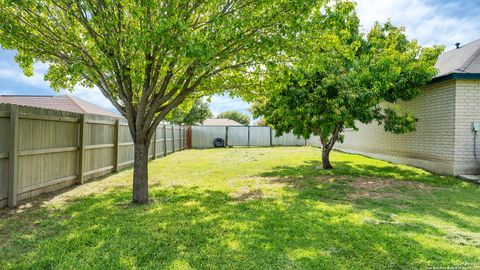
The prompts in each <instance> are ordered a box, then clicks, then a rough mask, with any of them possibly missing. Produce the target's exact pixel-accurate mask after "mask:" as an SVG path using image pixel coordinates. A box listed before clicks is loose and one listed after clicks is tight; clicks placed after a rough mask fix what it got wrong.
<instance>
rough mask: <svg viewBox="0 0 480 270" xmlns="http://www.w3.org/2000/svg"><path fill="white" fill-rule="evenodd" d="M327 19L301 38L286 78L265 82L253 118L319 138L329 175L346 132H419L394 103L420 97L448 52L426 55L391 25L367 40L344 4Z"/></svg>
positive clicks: (409, 116)
mask: <svg viewBox="0 0 480 270" xmlns="http://www.w3.org/2000/svg"><path fill="white" fill-rule="evenodd" d="M322 12H323V14H321V15H319V16H317V17H316V18H317V19H318V20H321V21H322V22H323V23H321V24H319V25H322V27H321V29H320V31H318V32H317V33H306V35H304V36H301V37H300V38H301V39H302V42H299V43H298V44H303V46H300V48H299V49H298V50H297V55H296V56H295V57H293V58H292V62H291V63H289V64H288V65H286V66H284V68H283V69H282V70H279V72H277V73H275V74H280V76H274V77H270V78H269V79H266V80H265V84H264V85H265V86H267V87H264V89H263V92H262V93H261V94H259V95H257V96H262V97H263V98H257V99H256V100H255V104H254V106H253V112H254V115H255V116H256V117H258V116H263V117H264V119H265V121H266V122H267V124H270V125H272V126H273V127H274V128H275V130H276V131H277V132H278V133H279V134H281V133H283V132H289V131H293V133H294V134H297V135H301V136H304V137H309V136H310V135H311V134H313V135H318V136H319V137H320V140H321V143H322V146H323V153H322V162H323V168H325V169H330V168H332V165H331V164H330V160H329V155H330V151H331V150H332V148H333V146H334V145H335V143H336V142H337V141H338V140H342V139H343V137H342V131H343V130H344V128H345V127H350V128H355V129H356V126H355V124H356V123H357V122H361V123H365V124H367V123H371V122H372V121H377V122H378V123H379V124H383V127H384V129H385V130H386V131H389V132H394V133H404V132H409V131H413V130H414V129H415V122H416V121H417V119H416V118H415V117H414V116H413V115H412V114H411V113H409V112H408V111H401V110H398V109H397V107H398V106H395V105H393V104H395V103H396V102H398V101H408V100H411V99H412V98H414V97H416V96H417V95H418V94H419V93H420V90H421V88H422V87H423V86H424V85H426V83H428V82H429V81H430V80H431V78H432V77H433V76H434V75H435V74H436V69H435V67H434V64H435V61H436V59H437V57H438V55H439V54H440V52H441V51H442V49H441V48H436V47H435V48H422V47H421V46H420V45H419V44H418V43H417V42H416V41H409V40H408V39H407V37H406V36H405V33H404V29H403V28H397V27H395V26H393V25H392V24H391V23H386V24H383V25H381V24H379V23H377V24H375V25H374V26H373V28H372V29H371V30H370V31H369V32H368V34H366V35H364V34H362V33H361V31H360V25H359V19H358V17H357V15H356V13H355V4H354V3H352V2H348V1H347V2H344V1H339V2H337V3H336V4H335V5H332V6H329V7H328V8H326V9H325V10H324V11H322ZM309 34H313V35H309ZM268 82H273V83H270V84H269V83H268ZM275 86H276V87H275ZM374 139H375V138H372V140H374Z"/></svg>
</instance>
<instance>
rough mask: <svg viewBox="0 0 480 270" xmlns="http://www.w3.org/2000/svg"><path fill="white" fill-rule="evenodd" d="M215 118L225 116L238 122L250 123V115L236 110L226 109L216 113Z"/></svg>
mask: <svg viewBox="0 0 480 270" xmlns="http://www.w3.org/2000/svg"><path fill="white" fill-rule="evenodd" d="M217 118H226V119H230V120H233V121H237V122H238V123H240V124H242V125H244V126H248V125H249V124H250V117H249V116H248V115H246V114H243V113H241V112H237V111H226V112H222V113H220V114H218V115H217Z"/></svg>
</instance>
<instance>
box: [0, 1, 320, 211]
mask: <svg viewBox="0 0 480 270" xmlns="http://www.w3.org/2000/svg"><path fill="white" fill-rule="evenodd" d="M320 2H321V1H317V0H301V1H298V0H275V1H272V0H255V1H251V0H247V1H239V0H227V1H225V0H193V1H192V0H176V1H163V0H144V1H132V0H102V1H98V0H23V1H16V0H0V21H1V24H0V45H1V46H2V48H4V49H13V50H17V52H18V53H17V55H16V61H17V62H18V64H19V65H20V67H21V68H22V69H23V71H24V73H25V74H26V75H32V72H33V68H32V67H33V64H34V63H36V62H43V63H46V64H48V65H49V69H48V72H47V73H46V75H45V79H47V80H48V81H50V85H51V86H52V87H53V88H54V89H56V90H58V89H69V90H73V89H74V87H75V86H76V85H77V84H80V85H83V86H86V87H93V86H96V87H97V88H98V89H99V90H100V91H101V92H102V93H103V95H104V96H105V97H106V98H107V99H108V100H109V101H110V102H111V103H112V104H113V105H114V106H115V108H117V110H118V111H119V112H120V113H121V114H122V116H124V117H125V118H126V119H127V121H128V125H129V129H130V133H131V135H132V137H133V140H134V147H135V162H134V179H133V201H134V202H137V203H146V202H147V201H148V170H147V166H148V162H147V159H148V147H149V144H150V138H151V137H152V135H153V133H154V131H155V129H156V127H157V126H158V124H159V122H160V121H162V120H164V119H165V117H166V116H167V115H168V114H169V113H170V112H171V111H172V110H173V109H174V108H176V107H178V106H179V105H180V104H181V103H182V102H183V101H184V100H185V99H186V98H187V97H191V98H197V97H202V96H204V95H208V94H212V93H213V92H217V91H220V92H221V91H224V89H229V88H232V87H236V85H239V84H242V83H244V82H249V81H252V80H251V79H250V78H252V77H254V76H255V75H254V74H255V73H256V71H257V70H259V69H265V68H268V66H269V64H268V63H271V62H278V61H281V58H280V57H279V56H278V52H280V51H282V50H283V51H284V50H285V48H283V44H284V43H286V42H288V40H290V39H292V38H294V37H295V36H296V35H298V33H300V32H302V31H308V30H309V29H310V28H305V27H304V26H305V23H306V22H308V21H309V17H310V15H311V14H313V12H312V11H313V10H315V9H321V7H322V3H320Z"/></svg>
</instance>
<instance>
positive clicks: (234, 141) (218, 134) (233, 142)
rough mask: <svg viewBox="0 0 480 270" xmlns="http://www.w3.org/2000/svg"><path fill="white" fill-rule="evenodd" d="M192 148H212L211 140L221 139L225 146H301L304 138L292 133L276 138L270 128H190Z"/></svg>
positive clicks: (304, 142)
mask: <svg viewBox="0 0 480 270" xmlns="http://www.w3.org/2000/svg"><path fill="white" fill-rule="evenodd" d="M191 137H192V142H191V146H192V148H213V147H214V145H213V140H215V139H216V138H221V139H223V140H224V141H225V145H226V146H273V145H283V146H301V145H306V142H307V141H306V140H305V139H304V138H299V137H297V136H296V135H294V134H292V133H288V134H283V135H282V136H278V137H277V136H276V133H275V130H273V129H272V128H270V127H257V126H192V127H191Z"/></svg>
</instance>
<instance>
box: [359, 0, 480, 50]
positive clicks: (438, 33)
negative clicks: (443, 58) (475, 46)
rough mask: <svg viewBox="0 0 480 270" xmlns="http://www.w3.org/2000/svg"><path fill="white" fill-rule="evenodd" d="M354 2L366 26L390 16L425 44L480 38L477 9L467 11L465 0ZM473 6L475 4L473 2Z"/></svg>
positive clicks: (448, 46) (396, 23)
mask: <svg viewBox="0 0 480 270" xmlns="http://www.w3.org/2000/svg"><path fill="white" fill-rule="evenodd" d="M357 3H358V6H357V11H358V15H359V17H360V22H361V24H362V25H363V26H364V28H365V29H369V28H370V27H371V26H372V25H373V24H374V22H375V21H380V22H385V21H387V20H388V19H390V20H391V21H392V23H393V24H395V25H397V26H405V27H406V32H407V35H408V37H409V38H411V39H417V40H418V41H419V42H420V44H422V45H424V46H431V45H434V44H438V45H440V44H443V45H446V46H447V48H450V49H451V48H452V47H454V44H455V43H456V42H460V43H462V44H464V43H467V42H470V41H473V40H475V39H477V38H480V28H479V27H478V26H477V23H476V22H478V21H480V13H477V12H469V10H468V9H469V7H470V5H467V2H462V1H456V2H448V1H447V2H443V1H420V0H402V1H399V0H381V1H379V0H377V1H372V0H358V2H357ZM477 4H478V3H477ZM472 9H478V7H475V6H474V5H473V6H472ZM470 11H471V10H470Z"/></svg>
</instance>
